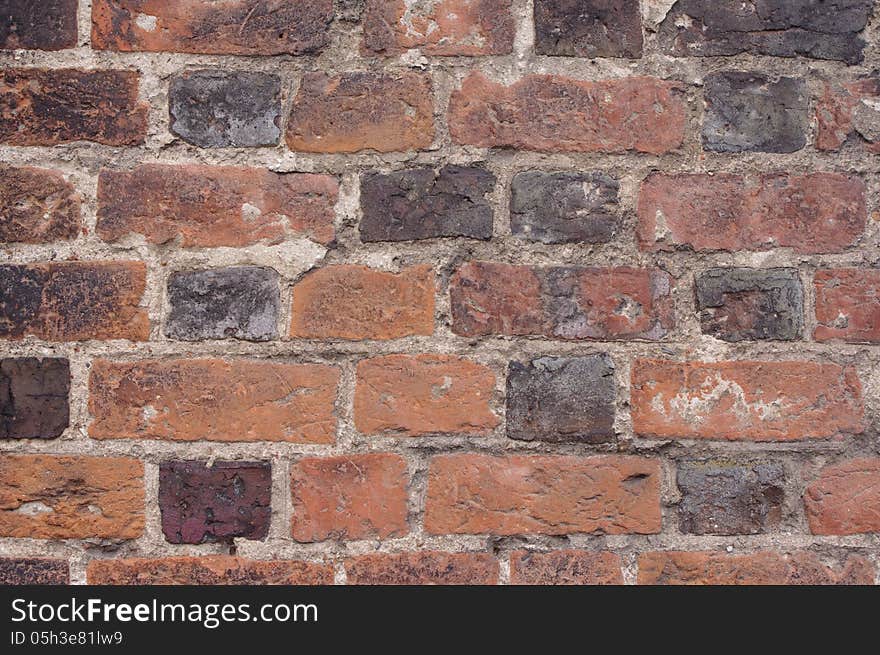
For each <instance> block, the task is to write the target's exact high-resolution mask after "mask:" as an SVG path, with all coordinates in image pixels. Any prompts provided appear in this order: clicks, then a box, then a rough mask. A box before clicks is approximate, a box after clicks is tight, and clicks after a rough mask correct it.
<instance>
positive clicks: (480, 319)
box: [449, 262, 673, 341]
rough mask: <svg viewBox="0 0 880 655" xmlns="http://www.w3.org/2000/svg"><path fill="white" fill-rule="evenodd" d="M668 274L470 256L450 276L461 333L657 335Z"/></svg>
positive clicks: (666, 302)
mask: <svg viewBox="0 0 880 655" xmlns="http://www.w3.org/2000/svg"><path fill="white" fill-rule="evenodd" d="M671 285H672V280H671V278H670V277H669V275H667V274H666V273H664V272H662V271H659V270H648V269H634V268H578V267H552V268H550V267H548V268H542V267H535V266H515V265H510V264H497V263H490V262H469V263H467V264H464V265H463V266H461V267H460V268H459V269H458V271H457V272H456V273H455V274H454V275H453V277H452V280H451V282H450V292H449V293H450V300H451V303H452V330H453V332H455V333H456V334H460V335H462V336H478V335H487V334H502V335H511V336H517V335H539V336H545V337H549V338H553V339H598V340H602V341H606V340H612V339H660V338H662V337H663V336H664V335H665V334H666V332H667V331H668V330H669V329H670V328H671V327H672V323H673V309H672V300H671Z"/></svg>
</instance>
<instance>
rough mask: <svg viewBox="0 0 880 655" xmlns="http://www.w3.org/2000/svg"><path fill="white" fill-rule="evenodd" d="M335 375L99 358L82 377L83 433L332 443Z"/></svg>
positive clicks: (252, 364) (250, 365)
mask: <svg viewBox="0 0 880 655" xmlns="http://www.w3.org/2000/svg"><path fill="white" fill-rule="evenodd" d="M339 375H340V373H339V369H337V368H335V367H332V366H321V365H317V364H286V363H282V362H278V361H262V360H233V361H224V360H219V359H193V360H187V359H173V360H144V361H137V362H109V361H106V360H103V359H99V360H97V361H95V362H94V363H93V364H92V369H91V376H90V378H89V411H90V412H91V414H92V416H93V417H94V420H93V421H92V423H91V425H90V426H89V435H90V436H92V437H93V438H96V439H166V440H173V441H200V440H209V441H287V442H292V443H320V444H327V443H333V442H334V441H335V433H336V417H335V415H334V403H335V401H336V387H337V385H338V383H339Z"/></svg>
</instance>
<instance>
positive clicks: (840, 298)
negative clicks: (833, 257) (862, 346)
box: [813, 268, 880, 343]
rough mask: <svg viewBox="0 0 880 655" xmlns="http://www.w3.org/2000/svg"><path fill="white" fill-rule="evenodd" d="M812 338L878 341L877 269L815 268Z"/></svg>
mask: <svg viewBox="0 0 880 655" xmlns="http://www.w3.org/2000/svg"><path fill="white" fill-rule="evenodd" d="M813 280H814V284H815V289H816V322H817V325H816V329H815V331H814V333H813V338H815V339H816V341H834V340H841V341H848V342H851V343H880V270H877V269H857V268H837V269H830V270H822V271H816V275H815V277H814V279H813Z"/></svg>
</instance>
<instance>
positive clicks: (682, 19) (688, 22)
mask: <svg viewBox="0 0 880 655" xmlns="http://www.w3.org/2000/svg"><path fill="white" fill-rule="evenodd" d="M693 24H694V19H693V18H691V17H690V16H688V15H687V14H682V15H681V16H679V17H678V18H676V19H675V26H676V27H679V28H681V29H685V30H688V29H690V28H691V27H692V26H693Z"/></svg>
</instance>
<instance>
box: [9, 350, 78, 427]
mask: <svg viewBox="0 0 880 655" xmlns="http://www.w3.org/2000/svg"><path fill="white" fill-rule="evenodd" d="M69 396H70V363H69V362H68V361H67V360H66V359H62V358H47V359H37V358H36V357H19V358H8V359H2V360H0V439H54V438H56V437H60V436H61V434H62V433H63V432H64V430H65V429H67V426H68V424H69V420H70V407H69V404H68V402H69V401H68V398H69Z"/></svg>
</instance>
